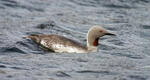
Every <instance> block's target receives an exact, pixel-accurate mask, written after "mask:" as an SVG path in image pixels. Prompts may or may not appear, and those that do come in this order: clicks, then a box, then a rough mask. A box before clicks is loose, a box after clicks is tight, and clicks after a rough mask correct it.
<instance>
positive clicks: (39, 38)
mask: <svg viewBox="0 0 150 80" xmlns="http://www.w3.org/2000/svg"><path fill="white" fill-rule="evenodd" d="M104 35H114V34H112V33H109V32H107V31H106V30H105V29H104V28H102V27H100V26H93V27H92V28H91V29H90V30H89V31H88V34H87V45H82V44H81V43H78V42H76V41H74V40H71V39H68V38H65V37H63V36H59V35H56V34H51V35H30V36H28V37H29V38H31V39H32V40H33V41H34V42H36V43H37V44H39V45H40V46H42V47H44V48H46V49H49V50H51V51H54V52H59V53H62V52H67V53H88V52H96V51H97V48H98V40H99V38H100V37H102V36H104Z"/></svg>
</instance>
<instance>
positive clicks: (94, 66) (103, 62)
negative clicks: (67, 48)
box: [0, 0, 150, 80]
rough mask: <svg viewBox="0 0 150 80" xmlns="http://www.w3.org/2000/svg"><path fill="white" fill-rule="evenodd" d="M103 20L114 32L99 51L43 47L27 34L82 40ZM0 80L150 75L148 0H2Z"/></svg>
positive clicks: (142, 79)
mask: <svg viewBox="0 0 150 80" xmlns="http://www.w3.org/2000/svg"><path fill="white" fill-rule="evenodd" d="M93 25H101V26H103V27H105V28H106V29H107V30H109V31H110V32H113V33H115V34H116V35H117V36H115V37H110V36H105V37H103V38H101V40H100V41H99V43H100V45H99V50H98V52H97V53H90V54H68V53H62V54H59V53H52V52H44V51H43V50H42V49H40V48H39V47H38V46H37V45H36V44H35V43H33V42H32V41H31V40H30V39H25V38H24V37H26V36H28V35H30V34H51V33H53V34H59V35H63V36H66V37H68V38H72V39H74V40H77V41H80V42H82V43H86V39H85V38H86V33H87V31H88V29H89V28H90V27H91V26H93ZM0 80H150V1H149V0H0Z"/></svg>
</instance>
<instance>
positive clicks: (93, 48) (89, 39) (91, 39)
mask: <svg viewBox="0 0 150 80" xmlns="http://www.w3.org/2000/svg"><path fill="white" fill-rule="evenodd" d="M95 39H96V37H95V36H93V33H92V32H91V31H89V32H88V34H87V49H88V51H91V52H96V51H97V46H94V45H93V42H94V41H95Z"/></svg>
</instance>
